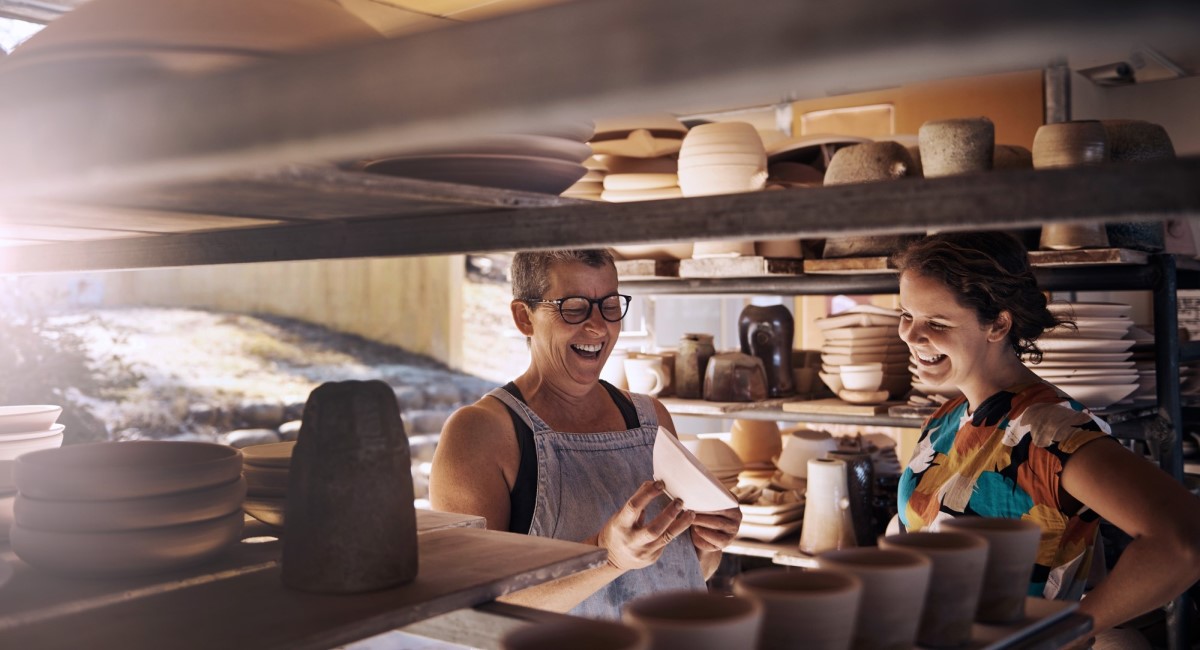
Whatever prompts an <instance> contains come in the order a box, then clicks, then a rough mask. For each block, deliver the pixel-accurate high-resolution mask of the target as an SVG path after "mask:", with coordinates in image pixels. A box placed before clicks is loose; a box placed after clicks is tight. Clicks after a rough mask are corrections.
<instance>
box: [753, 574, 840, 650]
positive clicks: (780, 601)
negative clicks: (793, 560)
mask: <svg viewBox="0 0 1200 650" xmlns="http://www.w3.org/2000/svg"><path fill="white" fill-rule="evenodd" d="M733 593H735V594H737V595H739V596H752V597H755V598H758V600H759V601H761V602H762V604H763V627H762V635H761V636H760V637H759V642H758V650H786V649H788V648H807V649H810V650H846V649H847V648H849V647H850V641H851V640H852V639H853V637H854V624H855V621H856V620H857V618H858V604H859V600H860V599H861V598H862V581H860V580H859V579H858V578H856V577H855V576H853V575H851V574H849V573H845V572H842V571H829V570H824V569H811V570H807V571H792V570H788V569H783V568H779V567H768V568H764V569H755V570H753V571H747V572H745V573H743V574H742V575H740V576H738V577H737V578H736V579H735V580H734V582H733Z"/></svg>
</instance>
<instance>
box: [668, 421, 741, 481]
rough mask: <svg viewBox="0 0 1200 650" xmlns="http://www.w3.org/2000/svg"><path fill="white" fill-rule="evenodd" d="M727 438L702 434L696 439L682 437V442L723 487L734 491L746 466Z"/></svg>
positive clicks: (721, 435)
mask: <svg viewBox="0 0 1200 650" xmlns="http://www.w3.org/2000/svg"><path fill="white" fill-rule="evenodd" d="M727 438H728V434H720V433H717V434H700V435H698V436H696V437H686V436H685V437H682V438H681V439H680V442H681V443H683V446H684V448H686V449H687V450H688V451H690V452H692V455H694V456H695V457H696V458H697V459H699V461H700V463H701V464H702V465H704V467H705V468H706V469H707V470H708V471H709V472H711V473H712V475H713V476H714V477H716V479H717V481H719V482H720V483H721V485H723V486H725V488H726V489H732V488H733V487H734V486H736V485H737V484H738V475H739V474H741V473H742V469H743V468H744V467H745V464H744V463H742V459H741V458H740V457H738V455H737V452H735V451H734V450H733V447H730V446H729V444H728V443H727V442H726V441H725V439H727Z"/></svg>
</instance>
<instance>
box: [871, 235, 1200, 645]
mask: <svg viewBox="0 0 1200 650" xmlns="http://www.w3.org/2000/svg"><path fill="white" fill-rule="evenodd" d="M894 261H895V263H896V266H897V268H898V269H899V270H900V304H901V310H902V314H901V321H900V336H901V338H903V339H904V341H905V342H906V343H907V344H908V346H909V348H910V350H911V352H912V356H913V359H914V363H915V364H916V368H917V376H918V377H919V378H920V380H921V381H922V382H923V383H926V384H930V385H935V386H941V385H949V386H953V387H956V388H958V389H959V390H961V391H962V396H961V397H959V398H956V399H952V400H950V401H948V402H947V403H945V404H944V405H942V406H941V407H940V408H939V409H938V410H937V412H936V413H934V414H933V415H932V416H931V417H930V418H929V420H928V422H927V423H926V424H925V427H924V431H922V433H921V438H920V441H919V443H918V445H917V449H916V451H915V452H914V455H913V458H912V461H911V462H910V463H909V465H908V468H907V469H906V470H905V471H904V474H903V476H902V477H901V480H900V491H899V510H900V514H899V516H900V521H901V523H902V524H903V525H904V526H905V527H906V528H907V529H908V530H920V529H923V528H928V527H931V526H935V525H936V524H937V522H938V521H939V520H942V519H945V518H948V517H961V516H985V517H1007V518H1014V519H1016V518H1019V519H1026V520H1029V521H1033V522H1035V523H1037V524H1039V525H1040V526H1041V527H1042V542H1041V545H1040V547H1039V551H1038V557H1037V563H1036V565H1035V567H1034V571H1033V575H1032V584H1031V587H1030V593H1031V594H1032V595H1038V596H1044V597H1046V598H1059V599H1063V598H1071V599H1078V598H1079V597H1080V596H1081V595H1082V593H1083V588H1084V583H1085V582H1086V578H1087V570H1088V567H1089V566H1090V564H1091V562H1090V560H1091V552H1092V548H1093V542H1094V540H1095V537H1096V532H1097V528H1098V525H1099V520H1100V518H1102V517H1103V518H1104V519H1107V520H1108V521H1110V522H1112V523H1113V524H1114V525H1116V526H1117V527H1119V528H1120V529H1121V530H1123V531H1125V532H1126V533H1128V534H1129V535H1130V536H1132V537H1133V540H1134V541H1133V542H1132V543H1131V544H1129V546H1128V547H1127V548H1126V549H1125V551H1124V553H1123V554H1122V556H1121V559H1120V561H1119V562H1118V563H1117V565H1116V566H1115V567H1114V568H1113V570H1112V572H1111V573H1110V574H1109V576H1108V577H1107V579H1105V580H1104V581H1103V582H1102V583H1101V584H1100V585H1099V586H1097V587H1096V588H1095V589H1093V590H1092V591H1091V592H1090V593H1089V594H1088V596H1087V598H1086V599H1084V601H1083V603H1082V605H1081V610H1082V611H1083V612H1084V613H1087V614H1089V615H1091V616H1092V617H1093V619H1094V621H1095V629H1096V630H1097V631H1100V630H1105V629H1107V628H1110V627H1112V626H1114V625H1117V624H1119V623H1122V622H1124V621H1127V620H1129V619H1131V618H1133V617H1134V616H1137V615H1139V614H1142V613H1144V612H1146V611H1149V610H1151V609H1154V608H1156V607H1159V606H1161V605H1163V604H1165V603H1167V602H1168V601H1170V600H1171V599H1172V598H1174V597H1175V596H1177V595H1178V594H1180V593H1182V592H1183V591H1184V590H1186V589H1187V588H1188V587H1189V586H1190V585H1192V584H1193V583H1194V582H1196V580H1197V579H1200V500H1197V499H1196V498H1195V497H1194V496H1192V495H1191V494H1190V493H1188V492H1187V491H1186V490H1185V489H1184V488H1183V487H1182V486H1181V485H1179V484H1178V483H1177V482H1175V481H1174V480H1172V479H1171V478H1170V477H1169V476H1168V475H1167V474H1165V473H1163V472H1162V471H1160V470H1159V469H1158V468H1157V467H1155V466H1154V465H1152V464H1150V463H1148V462H1146V461H1145V460H1143V459H1141V458H1138V457H1136V456H1134V455H1133V454H1132V453H1130V452H1129V451H1128V450H1126V449H1125V448H1123V447H1122V446H1121V445H1119V444H1117V442H1116V441H1115V440H1113V439H1112V438H1111V437H1110V435H1109V433H1110V430H1109V427H1108V425H1107V424H1106V423H1105V422H1104V421H1103V420H1101V419H1100V418H1098V417H1096V416H1095V415H1093V414H1092V413H1090V412H1089V411H1088V410H1087V409H1086V408H1084V407H1083V405H1081V404H1080V403H1079V402H1077V401H1075V400H1073V399H1071V398H1070V396H1069V395H1068V394H1067V393H1066V392H1064V391H1062V390H1060V389H1058V388H1056V387H1054V386H1052V385H1050V384H1048V383H1046V382H1045V381H1044V380H1042V379H1041V378H1040V377H1038V376H1037V375H1036V374H1034V373H1033V372H1032V371H1031V370H1030V369H1029V368H1027V367H1026V366H1025V365H1024V364H1023V363H1022V361H1021V356H1022V355H1027V356H1030V357H1033V358H1034V359H1036V360H1040V357H1041V353H1040V352H1039V350H1038V348H1037V343H1036V340H1037V338H1038V337H1039V336H1040V335H1041V334H1042V333H1043V332H1044V331H1045V330H1046V329H1048V328H1051V327H1054V326H1057V325H1060V324H1061V322H1060V320H1059V319H1058V318H1057V317H1055V316H1054V315H1053V314H1051V313H1050V311H1048V310H1047V309H1046V298H1045V296H1044V295H1043V294H1042V292H1041V291H1040V290H1039V289H1038V287H1037V281H1036V279H1035V278H1034V275H1033V272H1032V270H1031V269H1030V267H1029V263H1028V259H1027V255H1026V253H1025V250H1024V249H1023V248H1022V247H1021V245H1020V244H1019V243H1017V242H1016V240H1014V239H1012V238H1011V237H1009V236H1007V235H1004V234H1001V233H957V234H954V233H950V234H941V235H936V236H933V237H929V238H926V239H924V240H921V241H918V242H916V243H914V244H913V245H912V246H910V247H909V248H908V249H906V250H905V251H903V252H902V253H900V254H899V255H897V256H896V258H895V260H894Z"/></svg>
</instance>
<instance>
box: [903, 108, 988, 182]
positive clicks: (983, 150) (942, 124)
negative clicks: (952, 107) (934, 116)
mask: <svg viewBox="0 0 1200 650" xmlns="http://www.w3.org/2000/svg"><path fill="white" fill-rule="evenodd" d="M918 137H919V138H920V151H921V167H922V169H923V171H924V175H925V178H934V177H938V176H958V175H961V174H973V173H978V172H986V171H988V170H990V169H991V168H992V160H993V156H994V150H995V142H996V129H995V127H994V126H993V125H992V121H991V120H989V119H988V118H986V117H971V118H956V119H949V120H931V121H929V122H926V123H924V124H922V125H921V129H920V131H919V132H918Z"/></svg>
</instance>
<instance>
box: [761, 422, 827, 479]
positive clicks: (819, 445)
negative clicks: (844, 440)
mask: <svg viewBox="0 0 1200 650" xmlns="http://www.w3.org/2000/svg"><path fill="white" fill-rule="evenodd" d="M837 448H838V446H837V441H836V440H834V439H833V436H832V435H831V434H830V433H829V432H828V431H813V430H811V429H796V430H794V431H792V432H791V434H790V435H789V436H787V439H786V441H785V442H784V443H783V453H782V454H781V455H780V456H779V459H778V460H776V461H775V465H776V466H778V467H779V469H780V470H782V471H783V472H784V473H786V474H790V475H791V476H796V477H799V478H808V461H809V460H812V459H814V458H824V457H825V454H827V453H829V452H831V451H837Z"/></svg>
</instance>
